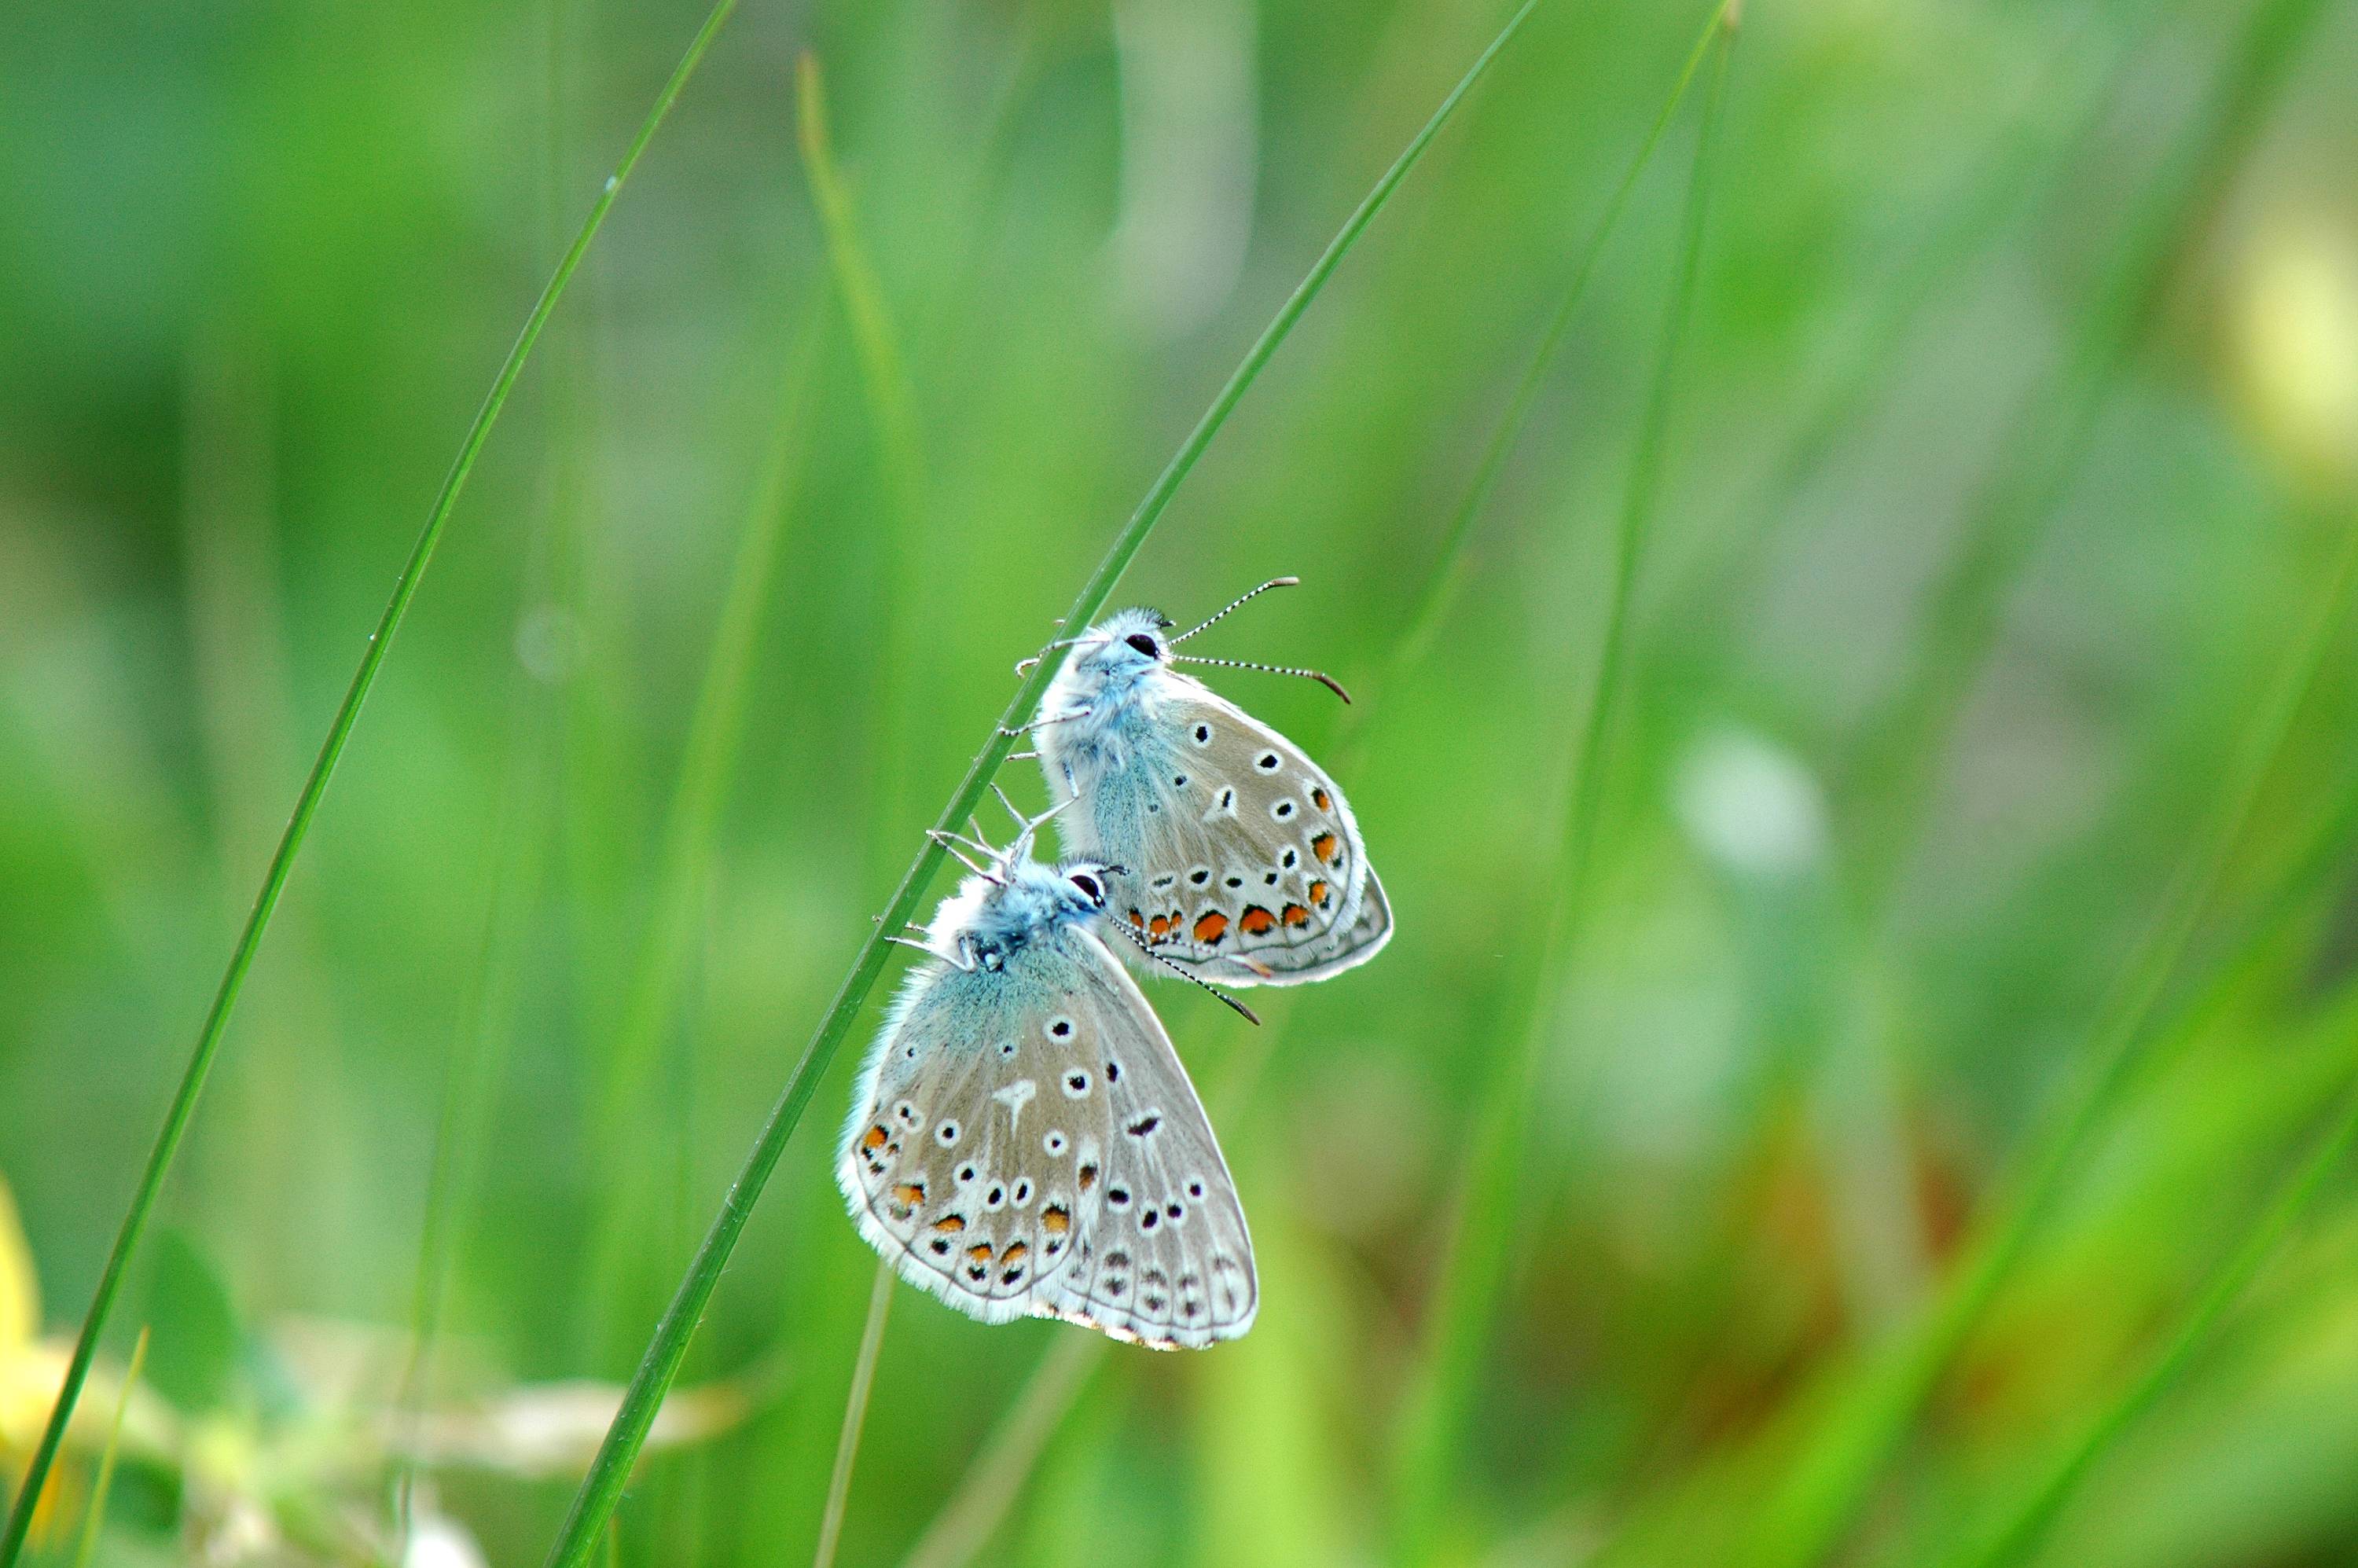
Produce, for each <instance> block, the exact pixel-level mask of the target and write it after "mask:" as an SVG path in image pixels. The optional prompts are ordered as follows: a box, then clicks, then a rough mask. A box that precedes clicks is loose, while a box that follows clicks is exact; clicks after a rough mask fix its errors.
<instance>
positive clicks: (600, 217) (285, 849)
mask: <svg viewBox="0 0 2358 1568" xmlns="http://www.w3.org/2000/svg"><path fill="white" fill-rule="evenodd" d="M735 8H736V0H716V3H715V4H714V5H713V7H712V10H711V11H710V13H709V14H708V16H706V18H705V21H704V25H703V26H702V27H699V28H698V29H697V33H696V36H695V38H693V39H692V40H691V41H690V42H689V44H688V47H687V53H686V54H685V55H683V56H682V57H681V59H680V62H679V64H678V66H677V67H676V69H675V70H673V72H672V75H671V78H670V80H669V81H665V83H664V86H663V90H662V91H661V92H659V93H657V94H656V96H655V101H654V107H653V108H652V109H650V110H649V111H648V113H647V116H646V118H645V120H644V122H643V123H642V124H641V125H640V127H639V131H638V135H636V136H635V137H633V139H632V141H631V143H630V145H629V146H628V147H627V148H625V149H624V151H623V153H622V160H621V161H620V162H619V163H618V164H616V165H615V168H614V172H613V173H612V174H611V175H609V176H608V177H607V178H606V183H605V187H604V189H601V190H600V192H599V194H598V196H597V198H596V199H595V200H593V201H592V202H591V203H590V211H589V214H588V216H586V217H585V218H583V219H582V221H581V227H580V229H579V232H577V233H576V234H575V235H574V237H573V243H571V244H570V245H568V247H567V248H566V250H565V253H564V254H563V255H562V256H560V257H559V258H558V260H557V268H556V270H555V271H554V272H553V273H551V274H550V275H549V279H548V283H547V285H546V287H544V288H542V290H541V292H540V297H538V298H537V299H535V301H534V302H533V306H532V309H531V311H530V312H529V313H528V314H527V315H526V316H525V324H524V328H523V330H521V331H520V332H519V333H518V334H517V336H516V341H515V344H514V347H513V348H511V349H510V350H509V351H508V355H507V358H506V359H505V360H504V361H503V362H502V363H501V365H500V368H499V373H497V374H496V375H495V376H493V378H492V388H491V391H490V392H489V393H488V394H486V395H485V396H484V399H483V403H482V406H481V408H479V409H478V410H477V411H476V414H475V418H474V422H473V423H472V424H471V425H470V426H469V427H468V428H467V433H466V435H465V436H464V438H461V439H460V443H459V455H458V457H457V458H456V459H455V460H453V461H452V463H451V465H450V471H449V474H448V476H447V477H445V478H444V480H443V481H442V488H441V490H440V492H438V494H437V495H436V496H435V498H434V503H433V505H432V506H431V507H430V508H429V509H428V510H427V518H426V524H425V526H424V528H423V529H421V530H420V531H419V534H418V536H417V542H416V544H415V545H414V546H411V547H410V552H409V557H408V559H407V560H406V561H405V562H404V563H403V565H402V568H401V572H400V575H399V576H398V577H396V578H395V579H394V587H393V597H392V598H391V599H390V600H387V601H386V603H385V607H384V614H383V615H381V616H379V617H378V619H377V623H376V630H375V631H373V632H372V633H370V634H369V639H368V643H367V646H366V648H365V650H364V651H363V652H362V654H361V662H360V667H359V668H358V669H357V670H356V671H355V672H354V673H353V675H352V684H351V686H350V687H347V688H346V690H345V693H344V699H343V701H342V703H341V705H339V706H338V708H337V709H336V712H335V717H334V718H333V719H330V721H329V724H328V734H327V739H326V740H325V741H322V742H321V744H320V747H319V757H318V758H317V760H315V761H314V762H312V764H311V771H310V773H309V774H308V776H307V777H306V778H305V779H304V781H303V787H302V789H301V791H300V792H299V793H298V794H297V795H296V797H295V809H294V811H293V813H292V814H291V815H290V816H288V818H287V828H286V831H285V832H284V833H283V834H281V835H280V837H279V840H278V847H277V849H276V851H274V852H273V854H272V856H271V859H270V866H269V869H268V870H267V871H265V872H264V873H263V879H262V890H261V892H258V893H257V894H255V896H254V909H253V913H252V914H249V915H247V917H246V920H245V925H244V926H243V929H241V930H240V931H239V933H238V937H237V942H236V945H235V946H233V947H232V948H231V950H230V957H229V966H228V968H227V969H226V970H225V971H224V972H223V974H222V981H221V984H220V986H219V987H218V988H217V989H215V991H214V993H213V1002H212V1006H211V1009H210V1011H208V1012H207V1013H206V1015H205V1022H204V1025H203V1027H202V1028H201V1029H200V1031H199V1033H198V1035H197V1044H196V1046H195V1048H194V1049H193V1050H192V1051H191V1052H190V1053H189V1062H188V1065H187V1067H186V1068H185V1069H183V1071H182V1073H181V1075H180V1081H179V1087H178V1088H177V1089H176V1090H175V1091H174V1092H173V1095H172V1099H171V1103H170V1104H169V1106H168V1107H167V1108H166V1110H165V1112H164V1124H163V1126H162V1128H161V1129H160V1130H158V1131H157V1134H156V1141H155V1142H154V1144H153V1145H152V1146H151V1148H150V1150H149V1152H148V1156H147V1160H146V1165H145V1167H144V1168H143V1170H142V1171H141V1173H140V1177H139V1184H138V1187H137V1189H136V1190H135V1192H134V1194H133V1195H132V1198H131V1204H130V1207H129V1208H128V1209H127V1210H126V1211H125V1213H124V1217H123V1223H122V1225H121V1227H119V1228H118V1229H117V1230H116V1232H115V1239H114V1248H113V1249H112V1250H111V1251H110V1253H109V1254H108V1257H107V1261H106V1266H105V1268H104V1270H103V1271H101V1273H100V1274H99V1279H98V1287H97V1289H96V1291H95V1292H93V1293H92V1298H91V1304H90V1310H89V1311H88V1312H87V1313H86V1314H84V1316H83V1319H82V1327H81V1334H80V1335H79V1336H77V1337H76V1340H75V1344H74V1350H73V1357H72V1359H71V1361H70V1362H69V1363H68V1365H67V1367H66V1369H65V1375H64V1377H63V1378H62V1379H61V1380H60V1382H59V1389H58V1392H57V1396H56V1398H55V1400H54V1401H53V1403H52V1405H51V1409H50V1411H49V1419H48V1424H47V1426H46V1427H45V1429H44V1430H43V1432H42V1433H41V1436H40V1440H39V1442H38V1445H37V1446H36V1447H35V1448H34V1450H33V1454H32V1457H31V1459H30V1461H29V1462H28V1464H27V1466H26V1470H25V1474H24V1476H23V1478H22V1482H21V1486H20V1488H19V1491H18V1495H17V1497H16V1503H15V1506H13V1507H12V1508H11V1509H10V1510H9V1514H8V1519H7V1523H6V1525H5V1528H4V1529H0V1565H5V1564H7V1563H14V1562H16V1559H17V1557H18V1555H19V1554H20V1553H21V1552H22V1551H23V1550H24V1545H25V1538H26V1535H27V1532H28V1530H30V1528H31V1524H32V1516H33V1510H34V1508H35V1506H36V1505H37V1504H38V1501H39V1499H40V1498H41V1496H42V1494H43V1489H44V1486H45V1483H46V1482H47V1479H48V1476H49V1466H50V1465H52V1464H53V1463H54V1462H55V1461H56V1458H57V1454H58V1449H59V1444H61V1443H62V1441H63V1440H64V1437H65V1432H66V1425H67V1423H68V1422H70V1420H71V1419H72V1416H73V1412H74V1407H75V1405H76V1403H77V1401H78V1400H80V1398H81V1390H82V1384H83V1382H84V1380H85V1379H87V1378H88V1377H89V1376H90V1368H91V1364H92V1360H93V1359H94V1358H95V1357H96V1355H97V1351H98V1338H99V1336H100V1335H101V1334H102V1333H103V1331H104V1329H105V1327H106V1320H107V1317H108V1315H109V1314H111V1312H112V1311H113V1309H114V1298H115V1296H116V1293H117V1292H119V1291H120V1290H121V1289H122V1286H123V1279H124V1271H125V1270H126V1269H127V1268H128V1266H129V1263H130V1260H131V1255H132V1253H133V1252H134V1250H135V1249H136V1248H137V1247H138V1245H139V1238H140V1237H141V1235H142V1234H143V1233H144V1232H145V1231H146V1226H147V1220H148V1217H149V1215H150V1214H151V1213H152V1212H153V1211H154V1208H155V1205H156V1200H157V1196H158V1195H160V1194H161V1192H162V1190H163V1185H164V1178H165V1176H166V1174H167V1173H169V1171H170V1170H171V1167H172V1162H173V1159H174V1157H175V1156H176V1155H177V1154H178V1152H179V1147H180V1143H181V1141H182V1140H183V1139H184V1138H185V1137H186V1136H187V1135H188V1129H189V1120H190V1119H191V1118H192V1117H193V1116H194V1115H195V1114H196V1107H197V1100H198V1098H199V1097H200V1095H201V1094H202V1093H203V1091H204V1087H205V1080H206V1079H207V1078H208V1077H209V1076H211V1071H212V1064H213V1058H214V1057H215V1055H216V1054H218V1053H219V1051H220V1048H221V1043H222V1035H223V1034H224V1033H226V1032H227V1030H228V1028H229V1021H230V1014H231V1013H232V1012H233V1011H234V1010H235V1008H236V1006H237V999H238V994H239V992H240V991H242V990H243V989H244V986H245V978H246V974H247V972H248V971H249V970H250V969H251V968H253V966H254V957H255V955H256V953H258V952H259V951H260V949H261V946H262V937H263V934H264V933H265V931H267V930H268V929H269V926H270V917H271V915H272V914H273V913H275V912H276V909H277V907H278V901H279V899H280V897H281V896H282V895H283V894H284V893H285V892H286V889H287V879H288V877H289V876H290V875H292V873H293V871H294V866H295V858H296V856H297V854H298V853H300V852H301V850H302V848H303V840H304V838H306V837H307V836H308V833H309V831H310V827H311V819H312V817H313V816H315V815H317V813H318V812H319V803H320V801H321V799H322V798H323V797H324V796H325V795H326V794H327V789H328V784H329V781H330V779H332V778H333V777H334V776H335V772H336V764H337V762H339V761H341V758H342V756H343V752H344V747H345V745H346V744H347V743H348V742H349V741H351V739H352V730H353V727H354V726H355V725H356V724H357V723H358V722H359V720H360V713H361V708H362V704H363V703H365V702H366V701H367V699H368V695H369V692H370V691H371V689H372V688H373V687H374V686H375V685H376V679H377V673H378V671H379V670H380V669H382V668H383V666H384V659H385V656H386V655H387V654H389V653H390V652H391V651H392V648H393V639H394V634H395V633H396V632H398V631H399V630H400V629H401V625H402V622H403V621H404V620H405V619H406V617H407V615H408V612H409V606H410V602H411V600H414V599H415V598H416V595H417V589H418V587H419V585H420V584H421V583H422V582H423V581H424V580H425V578H426V568H427V566H428V565H429V564H430V563H431V562H432V561H433V559H434V552H435V549H436V547H437V546H438V545H439V544H440V543H441V539H442V531H443V529H444V527H445V526H446V525H447V524H449V520H450V514H451V513H452V511H453V510H454V509H455V508H456V507H457V505H458V502H459V496H460V492H461V491H463V490H464V489H465V488H466V483H467V477H468V475H469V474H471V472H472V471H473V470H474V467H475V462H476V460H477V459H478V458H479V457H480V456H481V453H482V449H483V442H484V441H485V439H487V438H489V437H490V435H491V432H492V426H493V425H494V424H496V423H497V422H498V420H499V416H500V413H501V411H502V410H503V409H504V408H505V407H506V406H507V400H508V395H509V394H510V393H511V392H512V391H513V390H514V386H515V382H516V377H517V376H518V375H520V374H522V373H523V371H524V366H525V360H526V359H527V358H529V357H530V355H531V353H532V349H533V345H534V343H535V342H536V341H538V340H539V338H540V334H541V331H542V330H543V329H545V328H546V326H547V325H548V319H549V317H550V315H551V314H552V313H553V312H554V311H555V310H556V308H557V301H558V300H559V299H561V298H562V297H564V295H565V289H566V286H567V285H568V283H570V282H571V281H572V279H573V275H574V273H575V272H576V271H577V270H578V269H579V266H580V265H581V258H582V257H583V256H584V255H586V254H588V253H589V250H590V243H591V242H592V241H594V240H595V239H596V238H597V237H598V231H599V230H600V227H602V226H603V224H604V222H605V219H606V213H607V211H608V210H609V209H610V208H611V207H612V205H613V203H614V198H615V196H616V195H617V194H618V193H619V192H620V190H621V189H622V182H623V181H624V180H625V179H627V178H630V175H631V171H632V169H633V168H635V167H636V166H637V164H638V162H639V159H640V157H642V156H643V155H644V153H645V152H646V149H647V144H648V143H649V142H651V141H653V140H654V134H655V132H656V130H657V129H658V128H660V127H661V125H662V124H663V123H664V120H665V116H666V115H668V114H670V112H671V107H672V105H673V104H674V103H676V102H677V101H678V98H679V93H680V89H681V88H683V87H685V86H686V85H687V80H688V78H689V77H691V76H693V75H694V74H695V73H696V67H697V65H698V62H699V61H700V60H702V59H703V58H704V52H705V50H706V49H708V47H710V45H711V42H712V39H713V37H714V35H715V34H717V33H718V32H719V30H720V27H721V24H722V23H724V22H726V21H727V20H728V19H729V15H730V12H731V11H733V10H734V9H735Z"/></svg>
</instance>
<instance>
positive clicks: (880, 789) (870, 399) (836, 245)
mask: <svg viewBox="0 0 2358 1568" xmlns="http://www.w3.org/2000/svg"><path fill="white" fill-rule="evenodd" d="M795 146H796V147H797V149H798V150H799V151H800V153H801V155H802V161H803V173H804V175H805V177H806V178H807V180H808V181H809V184H810V196H811V205H812V206H814V207H815V208H817V210H818V219H819V229H820V232H822V233H823V234H824V235H825V237H826V241H827V268H828V270H829V271H830V272H831V273H832V274H833V275H834V277H835V287H836V292H837V293H838V295H840V296H841V297H842V300H843V310H844V315H845V316H846V317H847V318H848V319H849V322H850V325H851V345H852V350H853V354H854V357H855V358H856V359H857V360H858V362H859V365H860V395H861V396H862V397H863V398H864V399H865V401H866V402H867V405H868V417H869V423H870V424H871V426H872V427H874V429H875V434H876V442H877V446H878V448H879V449H880V458H881V462H880V464H879V467H880V468H881V469H882V477H883V481H884V494H885V499H886V503H887V504H888V506H889V507H890V514H889V521H888V525H887V527H886V529H885V552H884V565H883V569H882V572H881V573H880V575H879V588H878V597H877V603H876V610H875V616H876V621H875V631H874V633H873V634H872V635H873V637H874V643H875V647H876V649H877V661H876V687H875V690H874V692H873V694H872V695H871V697H870V699H869V709H870V711H871V712H873V713H878V714H883V715H888V716H889V715H898V714H901V713H903V712H904V711H905V710H906V703H905V701H904V695H905V694H906V693H907V692H908V690H909V689H910V683H911V681H912V679H913V674H914V672H913V671H912V669H911V667H910V661H911V659H912V657H913V656H914V651H913V648H912V646H911V643H910V639H909V638H908V637H907V636H905V635H903V622H905V621H906V620H907V619H908V611H909V606H908V603H907V600H908V597H909V587H908V585H910V584H912V583H915V582H917V581H920V580H922V579H924V577H925V571H924V567H925V561H926V559H927V552H926V550H925V546H924V544H923V543H922V542H921V539H920V535H921V533H922V531H923V530H924V527H925V449H924V446H923V443H922V442H921V441H920V440H919V438H918V435H917V399H916V394H915V392H914V390H913V389H912V388H911V385H910V382H909V370H908V362H907V360H906V359H905V357H904V356H903V354H902V351H901V335H900V332H899V330H897V329H896V328H895V326H894V324H893V320H892V311H891V310H890V309H889V308H887V307H886V305H885V303H884V286H883V283H882V279H880V278H879V277H878V276H877V272H876V266H875V264H874V262H872V261H871V259H870V258H869V254H868V247H867V244H866V243H864V242H863V241H862V240H861V238H860V222H859V214H858V212H857V211H855V210H854V209H853V207H852V204H851V192H850V190H849V189H848V188H847V187H846V186H845V184H844V180H843V176H842V173H841V172H840V171H839V170H838V168H837V167H836V162H835V146H834V138H833V136H832V135H830V133H829V130H828V124H827V84H826V79H825V77H824V75H823V74H822V72H821V71H820V70H819V63H818V58H817V56H816V55H814V54H812V53H811V52H810V51H809V50H807V49H806V50H804V51H803V53H802V54H801V55H800V56H798V57H797V58H796V59H795ZM908 738H909V730H908V726H906V725H904V724H901V723H897V722H887V723H885V724H882V725H881V726H879V728H878V732H877V735H876V746H875V755H874V757H873V758H872V759H871V768H872V770H873V773H872V776H871V779H870V781H869V800H870V802H871V806H870V811H869V823H870V833H871V842H870V850H871V860H873V862H874V863H875V864H877V865H879V866H881V865H884V864H889V863H890V860H891V847H892V842H893V840H892V838H890V837H889V836H890V835H892V834H894V833H898V832H899V831H901V827H902V822H901V812H900V810H899V806H900V802H901V799H902V795H903V791H904V789H905V788H906V786H907V782H908V775H909V766H908V759H907V751H908Z"/></svg>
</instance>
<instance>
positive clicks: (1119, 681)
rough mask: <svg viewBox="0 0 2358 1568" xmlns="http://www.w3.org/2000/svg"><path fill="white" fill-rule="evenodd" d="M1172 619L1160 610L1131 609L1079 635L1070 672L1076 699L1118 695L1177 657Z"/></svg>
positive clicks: (1068, 676)
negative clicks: (1174, 656) (1173, 651)
mask: <svg viewBox="0 0 2358 1568" xmlns="http://www.w3.org/2000/svg"><path fill="white" fill-rule="evenodd" d="M1171 626H1172V622H1171V620H1170V618H1169V617H1168V616H1166V615H1164V614H1163V612H1162V611H1157V610H1145V609H1139V610H1125V611H1121V612H1120V614H1117V615H1112V616H1109V617H1108V618H1107V619H1105V620H1104V621H1101V622H1098V624H1097V625H1095V626H1092V627H1090V628H1089V629H1088V631H1087V633H1086V634H1084V635H1083V636H1081V637H1078V638H1076V639H1075V641H1074V643H1073V659H1072V663H1071V664H1069V665H1066V666H1065V672H1064V677H1063V678H1064V679H1065V681H1066V682H1067V683H1068V684H1069V696H1070V699H1071V700H1073V701H1075V702H1077V703H1078V704H1080V705H1082V706H1087V705H1088V704H1090V703H1102V702H1104V701H1105V700H1107V699H1109V698H1118V697H1120V696H1122V695H1123V694H1125V693H1127V692H1129V691H1130V690H1131V689H1132V688H1133V687H1137V686H1138V685H1139V684H1140V683H1141V682H1143V681H1145V680H1146V679H1147V678H1149V677H1150V676H1152V675H1153V673H1154V672H1155V671H1156V670H1158V669H1161V668H1163V667H1164V666H1165V665H1168V664H1170V662H1171V639H1170V631H1171Z"/></svg>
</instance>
